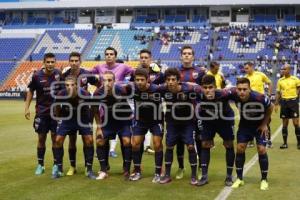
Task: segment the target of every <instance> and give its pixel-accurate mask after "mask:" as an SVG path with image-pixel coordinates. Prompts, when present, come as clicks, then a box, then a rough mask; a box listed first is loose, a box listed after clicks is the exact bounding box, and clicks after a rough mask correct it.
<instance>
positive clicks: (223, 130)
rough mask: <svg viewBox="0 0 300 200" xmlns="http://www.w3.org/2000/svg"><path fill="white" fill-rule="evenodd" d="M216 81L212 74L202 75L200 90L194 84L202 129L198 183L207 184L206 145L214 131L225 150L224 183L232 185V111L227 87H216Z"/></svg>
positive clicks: (208, 156) (210, 141)
mask: <svg viewBox="0 0 300 200" xmlns="http://www.w3.org/2000/svg"><path fill="white" fill-rule="evenodd" d="M216 87H217V86H216V80H215V78H214V76H212V75H205V76H204V77H203V79H202V84H201V90H200V91H199V88H200V87H199V86H197V87H196V88H197V89H196V88H195V89H196V92H197V94H199V95H198V98H197V100H198V102H199V104H198V105H197V108H199V110H198V112H199V116H197V118H200V119H201V121H202V126H203V131H202V132H201V133H200V137H201V140H202V151H201V169H202V177H201V179H200V180H199V181H198V184H197V185H198V186H203V185H205V184H207V183H208V166H209V161H210V148H211V147H212V146H213V140H214V137H215V135H216V133H218V134H219V135H220V136H221V138H222V139H223V145H224V147H225V150H226V156H225V157H226V178H225V185H226V186H231V185H232V170H233V165H234V156H235V155H234V148H233V140H234V132H233V131H234V130H233V129H234V112H233V110H232V108H231V107H230V105H229V102H228V101H229V97H230V94H231V91H230V90H225V89H224V90H217V89H216Z"/></svg>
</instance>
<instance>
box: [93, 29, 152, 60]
mask: <svg viewBox="0 0 300 200" xmlns="http://www.w3.org/2000/svg"><path fill="white" fill-rule="evenodd" d="M150 36H151V33H150V32H146V31H143V30H115V29H105V30H102V31H101V32H100V34H99V35H98V37H97V39H96V42H95V44H94V45H93V47H92V49H91V51H90V52H89V54H88V56H87V59H88V60H94V59H95V58H96V57H97V56H98V55H100V56H101V58H104V54H103V53H104V50H105V48H107V47H109V46H112V47H114V48H115V49H117V51H118V58H121V59H124V60H128V59H129V60H135V59H137V58H138V54H137V52H138V51H139V50H141V49H144V48H148V46H149V40H150Z"/></svg>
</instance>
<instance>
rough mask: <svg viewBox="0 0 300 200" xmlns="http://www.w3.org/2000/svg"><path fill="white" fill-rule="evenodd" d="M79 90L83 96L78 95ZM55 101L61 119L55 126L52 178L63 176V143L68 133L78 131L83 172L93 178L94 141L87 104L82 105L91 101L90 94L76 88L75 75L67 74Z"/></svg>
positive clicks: (56, 110)
mask: <svg viewBox="0 0 300 200" xmlns="http://www.w3.org/2000/svg"><path fill="white" fill-rule="evenodd" d="M79 92H80V94H81V95H82V96H84V98H83V97H80V95H79ZM55 101H56V106H55V114H56V117H63V119H62V120H59V122H58V126H57V136H56V140H55V147H54V156H55V165H54V166H53V169H52V171H53V174H52V178H60V177H62V176H63V155H64V148H63V144H64V141H65V138H66V136H67V135H68V134H69V135H74V134H77V131H78V132H79V134H80V135H81V136H82V141H83V151H84V157H85V164H86V169H85V174H86V176H87V177H88V178H90V179H95V178H96V176H95V175H94V173H93V170H92V166H93V157H94V142H93V131H92V125H91V120H90V116H91V113H90V108H89V105H83V103H85V102H90V101H91V95H90V94H89V93H88V92H87V91H85V90H83V89H82V88H79V89H78V88H77V78H76V77H74V76H67V77H66V78H65V89H63V90H61V91H59V92H58V94H57V96H56V99H55ZM67 104H68V105H67ZM80 106H82V108H81V109H79V107H80Z"/></svg>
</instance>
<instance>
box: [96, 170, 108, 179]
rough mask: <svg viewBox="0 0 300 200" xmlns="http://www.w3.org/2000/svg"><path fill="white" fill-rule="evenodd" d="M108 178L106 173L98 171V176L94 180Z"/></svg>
mask: <svg viewBox="0 0 300 200" xmlns="http://www.w3.org/2000/svg"><path fill="white" fill-rule="evenodd" d="M107 177H108V174H107V173H106V172H103V171H100V172H98V176H97V177H96V180H103V179H106V178H107Z"/></svg>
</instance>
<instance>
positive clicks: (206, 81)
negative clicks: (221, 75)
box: [201, 75, 216, 85]
mask: <svg viewBox="0 0 300 200" xmlns="http://www.w3.org/2000/svg"><path fill="white" fill-rule="evenodd" d="M210 84H213V85H216V79H215V77H214V76H212V75H205V76H203V78H202V80H201V85H210Z"/></svg>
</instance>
